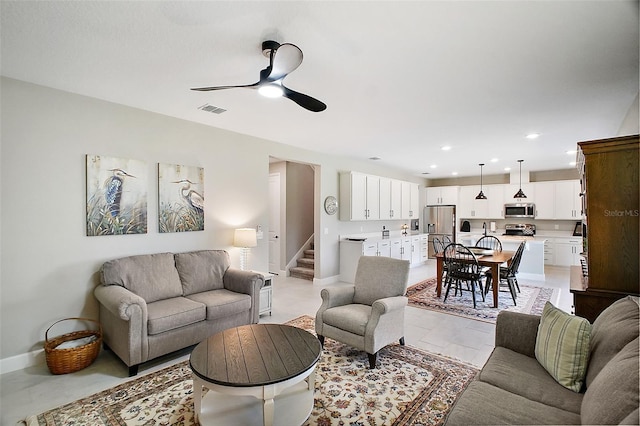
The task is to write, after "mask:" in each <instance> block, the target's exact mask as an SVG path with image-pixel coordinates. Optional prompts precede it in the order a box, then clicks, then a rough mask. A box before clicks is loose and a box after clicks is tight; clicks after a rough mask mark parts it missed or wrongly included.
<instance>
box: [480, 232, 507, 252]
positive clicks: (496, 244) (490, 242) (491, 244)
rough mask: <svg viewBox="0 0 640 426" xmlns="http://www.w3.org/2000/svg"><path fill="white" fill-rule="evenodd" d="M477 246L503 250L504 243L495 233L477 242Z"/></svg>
mask: <svg viewBox="0 0 640 426" xmlns="http://www.w3.org/2000/svg"><path fill="white" fill-rule="evenodd" d="M476 247H482V248H486V249H489V250H495V251H498V252H501V251H502V243H501V242H500V240H499V239H498V238H497V237H494V236H493V235H485V236H484V237H482V238H480V239H479V240H478V241H477V242H476Z"/></svg>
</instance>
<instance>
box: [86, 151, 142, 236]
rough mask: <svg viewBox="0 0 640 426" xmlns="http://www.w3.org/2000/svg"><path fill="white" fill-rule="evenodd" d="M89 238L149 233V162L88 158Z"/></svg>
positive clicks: (95, 156)
mask: <svg viewBox="0 0 640 426" xmlns="http://www.w3.org/2000/svg"><path fill="white" fill-rule="evenodd" d="M86 158H87V236H99V235H124V234H146V233H147V170H148V168H147V163H145V162H144V161H139V160H132V159H127V158H117V157H108V156H104V155H87V157H86Z"/></svg>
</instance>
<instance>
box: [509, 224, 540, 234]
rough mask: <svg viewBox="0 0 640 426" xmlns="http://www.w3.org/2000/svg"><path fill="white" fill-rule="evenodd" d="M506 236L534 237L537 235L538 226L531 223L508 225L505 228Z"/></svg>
mask: <svg viewBox="0 0 640 426" xmlns="http://www.w3.org/2000/svg"><path fill="white" fill-rule="evenodd" d="M504 235H518V236H524V237H533V236H534V235H536V226H535V225H532V224H529V223H507V224H506V225H505V226H504Z"/></svg>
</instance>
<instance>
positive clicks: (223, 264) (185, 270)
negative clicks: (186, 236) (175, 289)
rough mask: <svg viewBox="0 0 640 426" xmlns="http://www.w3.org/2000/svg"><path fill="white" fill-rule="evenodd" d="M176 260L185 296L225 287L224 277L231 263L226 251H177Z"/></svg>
mask: <svg viewBox="0 0 640 426" xmlns="http://www.w3.org/2000/svg"><path fill="white" fill-rule="evenodd" d="M175 262H176V269H177V270H178V274H179V275H180V280H181V281H182V288H183V291H184V295H185V296H187V295H189V294H194V293H201V292H203V291H209V290H219V289H221V288H224V283H223V281H222V278H223V277H224V274H225V272H226V271H227V269H229V265H230V261H229V254H228V253H227V252H226V251H224V250H201V251H192V252H187V253H176V255H175Z"/></svg>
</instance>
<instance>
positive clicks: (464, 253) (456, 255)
mask: <svg viewBox="0 0 640 426" xmlns="http://www.w3.org/2000/svg"><path fill="white" fill-rule="evenodd" d="M444 264H445V266H446V267H447V277H446V280H445V286H446V287H447V289H446V291H445V294H444V302H446V301H447V297H448V296H449V291H450V290H451V287H452V286H453V287H454V296H456V295H457V294H458V292H460V295H462V292H463V291H471V297H472V299H473V308H474V309H476V285H477V286H478V287H479V290H480V295H481V296H482V301H483V302H484V301H485V292H484V291H483V286H482V279H483V277H484V276H483V274H482V270H481V269H480V265H479V264H478V259H477V258H476V256H475V255H474V254H473V253H472V252H471V250H469V249H468V248H467V247H465V246H463V245H462V244H456V243H452V244H449V245H448V246H447V247H445V249H444ZM463 283H466V284H469V286H470V287H469V290H468V289H467V287H466V286H464V288H463V285H462V284H463Z"/></svg>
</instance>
